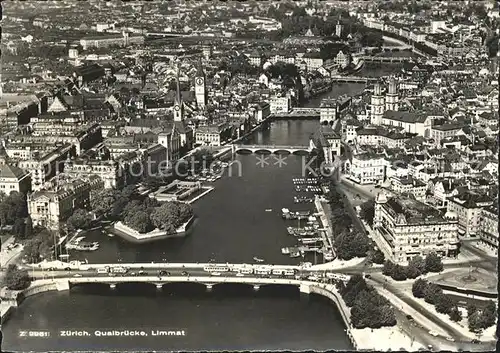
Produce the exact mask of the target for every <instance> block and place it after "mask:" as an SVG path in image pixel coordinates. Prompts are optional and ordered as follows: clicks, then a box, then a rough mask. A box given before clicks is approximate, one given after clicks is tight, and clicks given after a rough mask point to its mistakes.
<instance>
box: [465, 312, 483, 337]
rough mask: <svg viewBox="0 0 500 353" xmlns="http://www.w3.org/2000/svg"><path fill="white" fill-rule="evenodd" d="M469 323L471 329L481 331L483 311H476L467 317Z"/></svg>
mask: <svg viewBox="0 0 500 353" xmlns="http://www.w3.org/2000/svg"><path fill="white" fill-rule="evenodd" d="M467 321H468V323H469V331H471V332H480V331H481V313H480V312H479V311H476V312H474V313H473V314H472V315H471V316H469V317H468V318H467Z"/></svg>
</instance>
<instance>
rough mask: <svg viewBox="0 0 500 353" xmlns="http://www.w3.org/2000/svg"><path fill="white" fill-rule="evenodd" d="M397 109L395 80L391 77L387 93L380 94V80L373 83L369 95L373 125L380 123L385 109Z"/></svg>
mask: <svg viewBox="0 0 500 353" xmlns="http://www.w3.org/2000/svg"><path fill="white" fill-rule="evenodd" d="M398 110H399V93H398V86H397V83H396V80H395V79H394V78H391V79H390V81H389V87H388V89H387V93H386V94H385V95H384V94H382V86H381V84H380V82H377V83H375V87H374V90H373V95H372V97H371V119H370V122H371V123H372V124H373V125H382V121H383V117H384V113H385V112H386V111H398Z"/></svg>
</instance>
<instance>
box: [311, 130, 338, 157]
mask: <svg viewBox="0 0 500 353" xmlns="http://www.w3.org/2000/svg"><path fill="white" fill-rule="evenodd" d="M309 147H310V149H311V150H314V149H319V150H321V152H322V153H323V157H324V161H325V166H326V167H332V166H333V164H334V162H336V161H340V159H339V158H340V155H341V148H342V141H341V139H340V134H339V133H338V132H337V131H335V130H334V129H332V127H330V126H328V125H320V127H319V129H318V130H316V131H315V133H314V134H313V135H312V137H311V139H310V142H309Z"/></svg>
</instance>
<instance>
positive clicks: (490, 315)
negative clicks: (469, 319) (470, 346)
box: [480, 300, 498, 329]
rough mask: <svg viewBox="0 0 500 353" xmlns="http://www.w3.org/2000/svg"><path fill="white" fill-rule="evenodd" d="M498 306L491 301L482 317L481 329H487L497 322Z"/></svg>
mask: <svg viewBox="0 0 500 353" xmlns="http://www.w3.org/2000/svg"><path fill="white" fill-rule="evenodd" d="M497 317H498V315H497V306H496V304H495V302H494V301H492V300H489V301H488V304H486V306H485V307H484V309H483V311H482V313H481V316H480V327H481V328H483V329H486V328H488V327H490V326H493V325H494V324H495V323H496V320H497Z"/></svg>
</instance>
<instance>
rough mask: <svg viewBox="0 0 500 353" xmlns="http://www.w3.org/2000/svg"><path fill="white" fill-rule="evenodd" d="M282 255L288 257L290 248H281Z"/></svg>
mask: <svg viewBox="0 0 500 353" xmlns="http://www.w3.org/2000/svg"><path fill="white" fill-rule="evenodd" d="M281 253H282V254H283V255H288V254H290V248H281Z"/></svg>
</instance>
